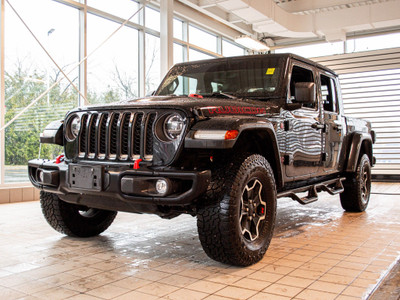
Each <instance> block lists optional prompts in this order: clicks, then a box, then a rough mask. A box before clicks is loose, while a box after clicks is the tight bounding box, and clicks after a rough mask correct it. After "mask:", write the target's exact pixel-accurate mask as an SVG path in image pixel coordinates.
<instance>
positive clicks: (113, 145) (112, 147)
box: [109, 113, 120, 159]
mask: <svg viewBox="0 0 400 300" xmlns="http://www.w3.org/2000/svg"><path fill="white" fill-rule="evenodd" d="M119 116H120V114H119V113H114V114H113V115H112V121H111V128H110V140H109V151H110V152H109V158H110V159H115V158H116V156H117V145H118V139H117V138H118V120H119Z"/></svg>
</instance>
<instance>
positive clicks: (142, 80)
mask: <svg viewBox="0 0 400 300" xmlns="http://www.w3.org/2000/svg"><path fill="white" fill-rule="evenodd" d="M145 9H146V7H145V8H144V9H142V10H141V11H140V12H139V24H140V25H142V28H141V29H140V30H139V41H138V45H139V55H138V59H139V64H138V67H139V70H138V77H139V78H138V79H139V80H138V81H139V97H144V96H145V94H146V55H145V49H146V33H145V30H144V24H145V23H144V22H145Z"/></svg>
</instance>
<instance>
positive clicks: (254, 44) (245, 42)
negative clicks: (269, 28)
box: [235, 35, 270, 52]
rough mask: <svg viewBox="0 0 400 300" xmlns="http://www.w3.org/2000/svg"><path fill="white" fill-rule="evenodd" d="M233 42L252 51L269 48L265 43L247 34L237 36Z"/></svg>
mask: <svg viewBox="0 0 400 300" xmlns="http://www.w3.org/2000/svg"><path fill="white" fill-rule="evenodd" d="M235 42H236V43H238V44H240V45H242V46H245V47H246V48H248V49H251V50H254V51H259V52H262V51H268V50H269V49H270V48H269V47H268V46H267V45H266V44H264V43H262V42H260V41H258V40H256V39H253V38H251V37H249V36H247V35H242V36H239V37H237V38H236V39H235Z"/></svg>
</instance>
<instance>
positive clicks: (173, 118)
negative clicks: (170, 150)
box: [164, 114, 185, 140]
mask: <svg viewBox="0 0 400 300" xmlns="http://www.w3.org/2000/svg"><path fill="white" fill-rule="evenodd" d="M184 125H185V124H184V122H183V119H182V117H181V116H180V115H178V114H173V115H170V116H169V117H168V118H166V119H165V122H164V133H165V135H166V136H167V137H168V138H169V139H171V140H175V139H176V138H178V137H179V136H180V135H181V133H182V131H183V128H184Z"/></svg>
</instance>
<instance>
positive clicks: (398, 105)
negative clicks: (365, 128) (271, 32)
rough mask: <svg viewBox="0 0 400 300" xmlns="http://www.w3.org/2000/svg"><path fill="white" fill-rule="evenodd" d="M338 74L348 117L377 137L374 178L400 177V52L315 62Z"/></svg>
mask: <svg viewBox="0 0 400 300" xmlns="http://www.w3.org/2000/svg"><path fill="white" fill-rule="evenodd" d="M313 60H314V61H317V62H319V63H321V64H323V65H325V66H327V67H329V68H331V69H332V70H334V71H336V73H337V74H339V79H340V82H341V86H342V95H343V105H344V111H345V113H346V115H349V116H354V117H357V118H362V119H365V120H368V121H370V122H371V123H372V127H373V129H374V130H375V131H376V133H377V141H376V144H375V145H374V155H375V157H376V158H377V164H376V166H375V167H374V168H373V174H375V175H400V48H394V49H386V50H379V51H368V52H359V53H351V54H343V55H334V56H329V57H318V58H313Z"/></svg>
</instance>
